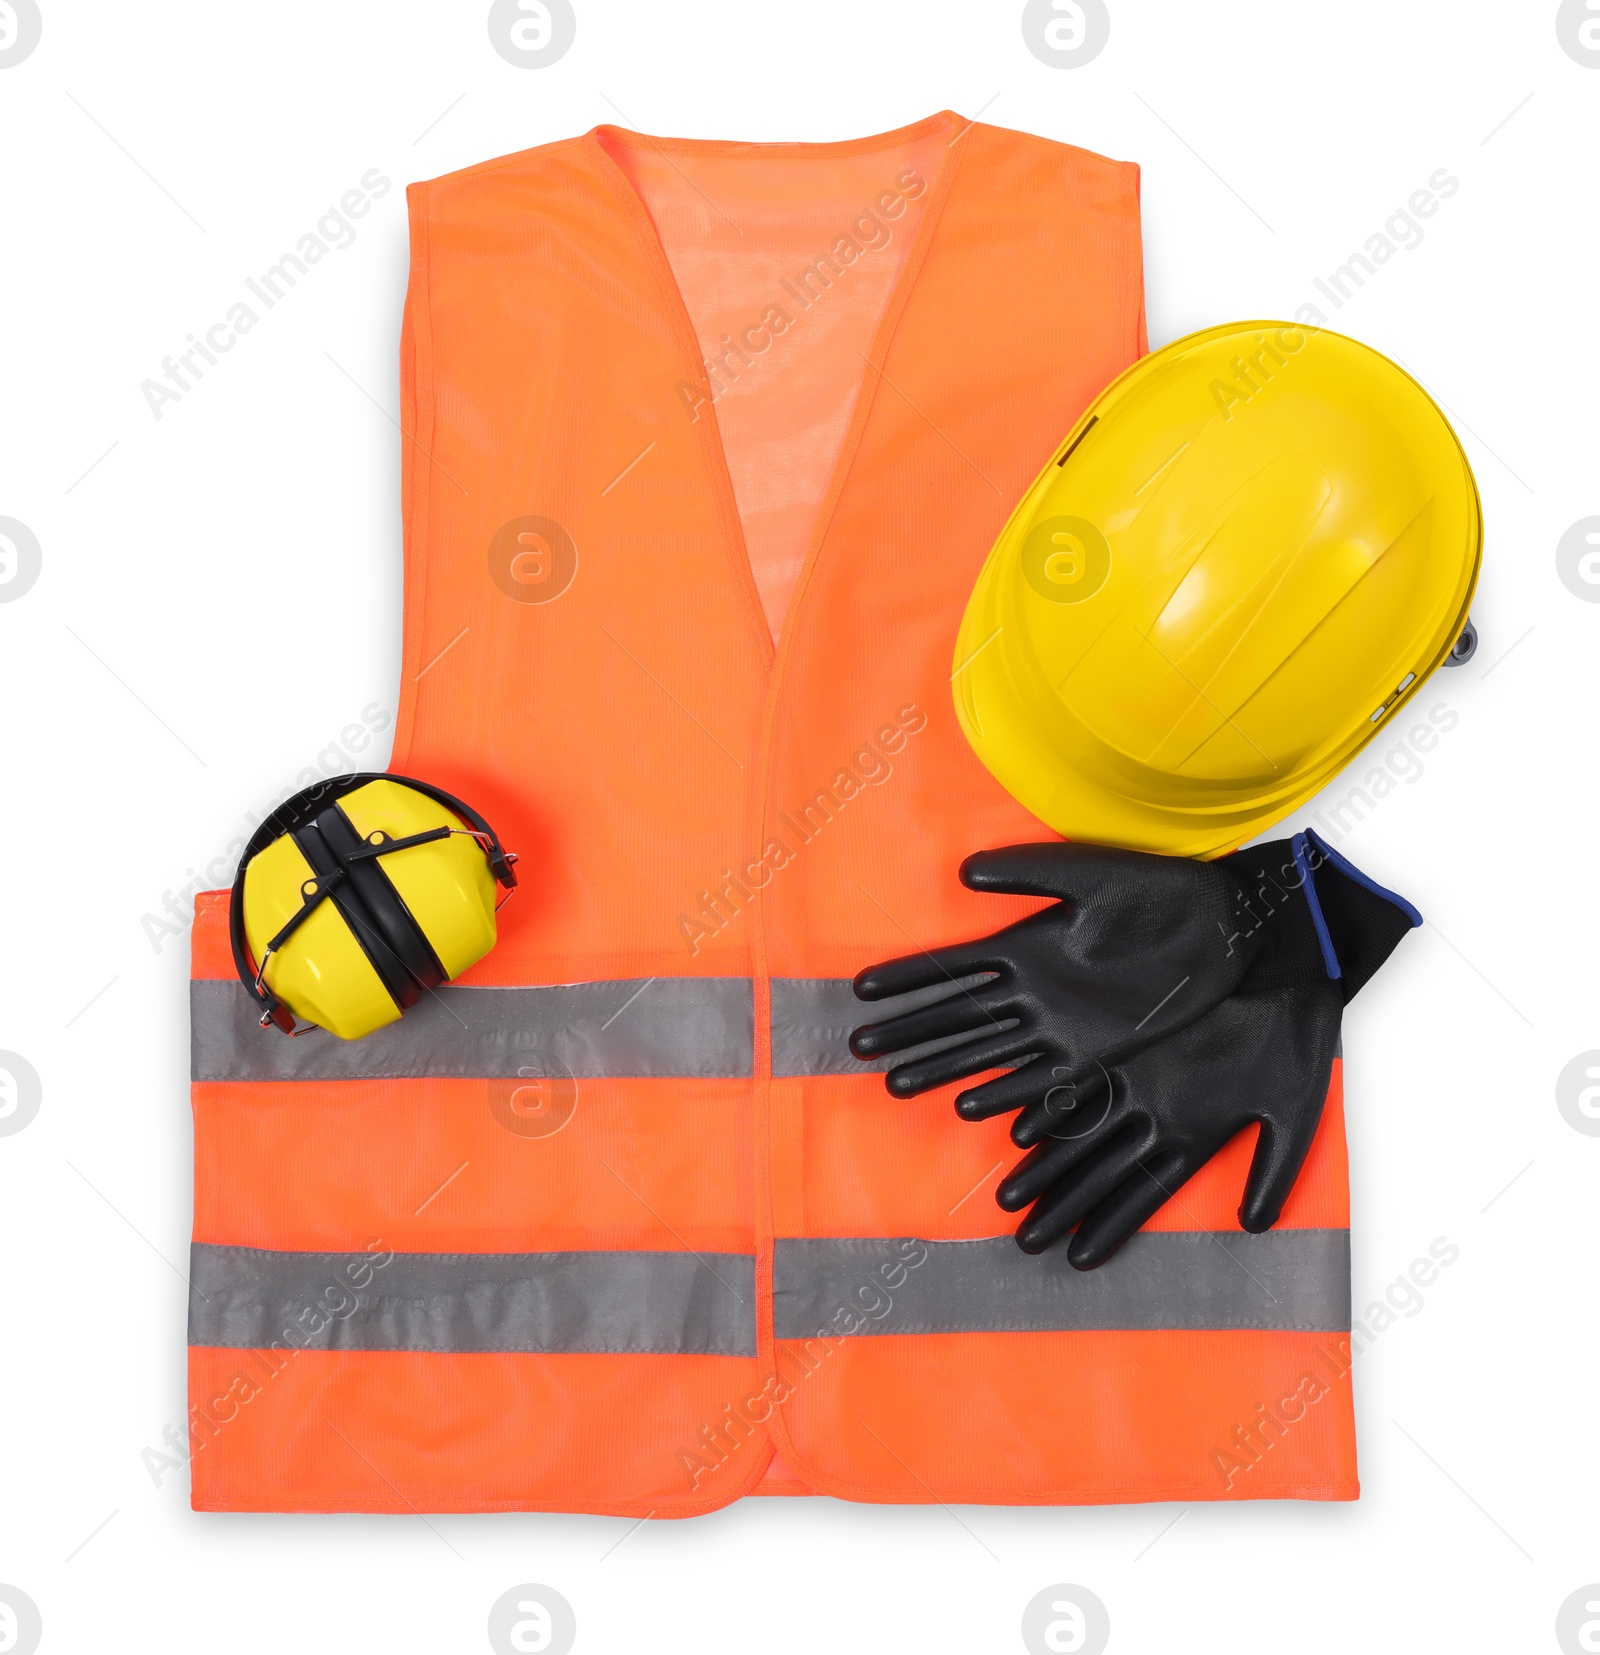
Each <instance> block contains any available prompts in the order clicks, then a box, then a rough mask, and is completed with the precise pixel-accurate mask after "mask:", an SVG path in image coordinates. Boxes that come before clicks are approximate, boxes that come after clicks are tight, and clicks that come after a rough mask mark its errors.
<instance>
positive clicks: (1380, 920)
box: [1290, 828, 1422, 1005]
mask: <svg viewBox="0 0 1600 1655" xmlns="http://www.w3.org/2000/svg"><path fill="white" fill-rule="evenodd" d="M1290 843H1291V844H1292V845H1293V847H1294V858H1295V864H1296V866H1297V867H1298V868H1299V869H1300V871H1301V873H1302V875H1303V876H1304V883H1303V885H1302V886H1301V889H1302V890H1304V892H1305V895H1306V906H1307V907H1308V908H1309V909H1310V912H1311V923H1312V926H1313V927H1314V929H1315V930H1316V933H1317V942H1318V946H1319V947H1320V949H1321V952H1322V958H1323V965H1324V967H1325V969H1326V970H1327V973H1328V975H1329V977H1332V978H1334V979H1336V980H1337V981H1338V983H1339V986H1340V988H1341V989H1342V990H1343V992H1344V998H1345V1004H1346V1005H1348V1004H1349V1003H1350V1001H1352V1000H1353V999H1355V997H1356V995H1357V994H1358V993H1360V991H1361V990H1362V989H1363V988H1364V987H1365V986H1366V984H1367V983H1368V982H1369V981H1370V980H1371V979H1372V977H1373V975H1374V974H1375V973H1376V972H1377V970H1378V968H1379V967H1380V966H1381V965H1382V964H1383V962H1384V961H1385V960H1387V959H1388V958H1389V956H1390V955H1391V954H1392V953H1393V952H1394V951H1395V948H1396V947H1397V946H1398V945H1399V942H1400V939H1401V938H1402V937H1403V936H1404V935H1405V934H1406V932H1407V931H1411V930H1414V929H1415V928H1416V927H1417V926H1419V925H1421V924H1422V915H1421V914H1419V913H1418V912H1417V910H1416V909H1415V908H1413V907H1412V906H1411V904H1410V903H1409V902H1407V901H1406V899H1405V898H1404V897H1403V896H1401V895H1399V893H1398V892H1395V891H1391V890H1389V889H1387V888H1386V887H1385V886H1382V885H1380V884H1379V883H1378V882H1377V881H1376V880H1375V879H1370V878H1368V876H1367V875H1366V874H1364V873H1362V871H1361V870H1360V869H1359V868H1358V867H1356V865H1355V864H1354V863H1353V862H1351V861H1349V860H1348V858H1346V857H1343V856H1341V855H1340V854H1339V853H1338V851H1336V850H1335V849H1334V848H1333V846H1332V845H1330V844H1328V843H1327V842H1326V841H1325V840H1324V839H1323V838H1321V836H1320V835H1318V834H1316V833H1314V832H1313V831H1312V830H1311V829H1310V828H1307V829H1306V831H1305V832H1304V833H1297V834H1296V835H1295V836H1294V838H1293V839H1292V840H1291V841H1290Z"/></svg>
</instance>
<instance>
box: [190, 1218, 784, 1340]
mask: <svg viewBox="0 0 1600 1655" xmlns="http://www.w3.org/2000/svg"><path fill="white" fill-rule="evenodd" d="M189 1281H190V1290H189V1343H190V1344H191V1345H220V1346H226V1347H229V1348H231V1349H243V1350H271V1349H273V1348H275V1347H282V1348H283V1349H286V1350H288V1349H299V1350H306V1349H309V1350H415V1351H608V1352H630V1351H631V1352H661V1353H668V1354H673V1355H692V1356H754V1355H755V1350H756V1319H755V1260H754V1259H753V1258H751V1257H750V1256H749V1255H747V1254H743V1253H702V1254H695V1253H633V1252H603V1253H602V1252H596V1253H382V1252H378V1253H298V1252H296V1253H289V1252H268V1251H266V1250H264V1249H262V1248H258V1247H215V1246H209V1245H206V1244H203V1243H199V1242H197V1243H195V1245H194V1246H193V1248H192V1249H191V1251H190V1265H189Z"/></svg>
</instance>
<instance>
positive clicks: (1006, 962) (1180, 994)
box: [850, 840, 1293, 1121]
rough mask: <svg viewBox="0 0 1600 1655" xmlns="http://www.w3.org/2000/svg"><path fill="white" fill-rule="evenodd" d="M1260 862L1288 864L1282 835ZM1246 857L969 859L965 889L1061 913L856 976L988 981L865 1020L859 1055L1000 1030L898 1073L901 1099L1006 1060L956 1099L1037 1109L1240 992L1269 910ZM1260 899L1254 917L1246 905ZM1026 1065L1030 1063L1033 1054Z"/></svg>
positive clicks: (1034, 851) (1083, 853)
mask: <svg viewBox="0 0 1600 1655" xmlns="http://www.w3.org/2000/svg"><path fill="white" fill-rule="evenodd" d="M1259 857H1260V858H1262V859H1264V865H1266V864H1272V865H1276V864H1278V863H1283V862H1288V863H1291V864H1292V862H1293V857H1292V854H1291V846H1290V843H1289V841H1288V840H1282V841H1279V842H1278V843H1277V844H1274V845H1270V846H1263V847H1262V849H1261V851H1260V853H1259ZM1253 866H1254V864H1253V863H1246V864H1241V863H1240V862H1239V860H1238V858H1237V857H1223V858H1222V859H1220V860H1219V861H1215V862H1195V861H1191V860H1190V859H1189V858H1187V857H1181V856H1152V855H1149V854H1147V853H1146V852H1143V851H1127V850H1111V849H1108V848H1106V847H1105V846H1102V845H1077V844H1048V845H1013V846H1011V847H1009V848H1008V849H1005V850H991V851H979V852H978V853H977V855H975V856H969V857H968V858H967V859H966V861H965V862H963V863H962V864H961V872H960V877H961V882H962V884H963V885H965V886H967V887H968V889H969V890H974V891H1003V892H1008V893H1010V894H1011V895H1014V896H1049V897H1056V898H1058V901H1057V902H1056V903H1055V905H1054V906H1053V907H1050V908H1041V909H1040V910H1039V912H1038V913H1036V914H1030V915H1029V916H1028V917H1027V918H1026V919H1022V920H1018V921H1017V923H1016V924H1015V925H1008V926H1007V927H1006V928H1005V929H1004V930H1003V931H997V932H995V933H994V935H993V936H989V937H982V938H980V939H978V940H977V941H975V942H967V943H958V944H956V945H955V946H953V947H949V948H937V949H933V950H931V951H930V952H927V953H923V954H913V955H908V956H907V957H905V958H903V959H898V960H889V961H887V962H886V963H885V964H883V965H876V966H872V967H870V968H869V969H868V970H866V971H863V972H862V973H861V974H860V975H859V976H858V977H857V978H856V980H855V991H856V995H857V997H858V998H859V999H862V1000H882V999H884V998H886V997H887V996H890V995H896V994H904V993H907V992H909V991H911V990H913V989H926V988H931V987H934V986H936V985H939V984H946V983H951V982H955V981H958V980H960V979H962V978H967V977H971V976H973V975H975V974H977V973H980V972H987V973H994V976H993V977H992V978H991V980H990V981H988V982H986V983H982V984H979V985H977V986H975V987H971V988H968V989H966V990H965V991H963V992H961V993H958V994H953V995H951V996H950V997H949V998H947V999H943V1000H940V1001H938V1002H937V1003H936V1004H934V1005H930V1006H924V1007H923V1008H921V1009H920V1010H917V1011H908V1012H904V1013H902V1014H901V1015H900V1016H898V1017H891V1018H889V1019H888V1020H887V1021H886V1022H883V1023H869V1024H867V1025H865V1026H864V1027H862V1028H858V1029H857V1030H856V1031H855V1032H854V1033H853V1034H852V1035H851V1036H850V1050H851V1051H852V1052H853V1053H854V1054H855V1055H856V1056H857V1057H858V1058H863V1059H869V1060H870V1059H872V1058H877V1057H883V1056H885V1055H889V1054H893V1053H895V1052H902V1051H905V1050H907V1049H908V1048H910V1047H914V1046H919V1045H922V1044H923V1043H924V1042H927V1041H932V1040H941V1039H947V1038H949V1037H951V1036H954V1035H961V1034H970V1033H973V1032H974V1031H979V1032H982V1031H991V1032H988V1033H986V1034H983V1037H982V1038H979V1039H974V1040H970V1041H967V1042H965V1043H963V1044H961V1045H958V1046H954V1047H952V1048H950V1049H949V1050H946V1051H942V1052H939V1053H937V1054H935V1055H933V1056H926V1057H922V1058H919V1059H915V1060H913V1061H910V1062H905V1063H901V1064H899V1065H898V1066H896V1067H894V1068H891V1069H890V1070H889V1075H888V1081H887V1085H888V1088H889V1090H890V1092H892V1093H893V1094H894V1095H895V1096H896V1097H901V1098H909V1097H915V1096H916V1094H917V1093H919V1092H926V1091H927V1090H929V1089H930V1088H931V1087H934V1086H944V1085H946V1084H948V1083H949V1082H950V1081H952V1080H961V1079H963V1078H965V1077H966V1076H968V1075H975V1074H980V1073H982V1071H983V1070H985V1069H993V1068H996V1067H998V1066H1000V1065H1002V1064H1004V1065H1015V1064H1021V1065H1023V1066H1022V1067H1020V1068H1013V1070H1012V1072H1011V1073H1010V1074H1007V1075H1001V1076H1000V1077H999V1078H998V1079H995V1080H991V1081H989V1082H988V1083H987V1084H985V1085H983V1086H979V1087H976V1088H974V1089H972V1090H970V1091H966V1092H963V1093H962V1094H961V1095H960V1096H959V1097H958V1098H957V1099H956V1109H957V1112H958V1113H959V1114H960V1115H962V1116H963V1118H965V1119H967V1120H974V1121H976V1120H984V1119H986V1118H987V1117H988V1116H990V1115H996V1114H1000V1113H1002V1112H1003V1111H1005V1110H1008V1109H1017V1108H1020V1107H1022V1106H1023V1105H1025V1104H1035V1103H1038V1102H1039V1101H1040V1100H1041V1099H1042V1098H1043V1097H1044V1095H1045V1094H1046V1092H1048V1091H1050V1090H1051V1089H1052V1087H1055V1086H1057V1085H1059V1084H1060V1082H1061V1081H1062V1080H1063V1079H1065V1080H1067V1081H1069V1082H1074V1083H1079V1084H1082V1083H1084V1082H1087V1081H1088V1080H1090V1079H1091V1078H1092V1077H1093V1076H1095V1075H1096V1074H1097V1073H1098V1069H1099V1066H1100V1065H1102V1064H1110V1063H1115V1062H1118V1061H1119V1060H1121V1059H1122V1058H1125V1057H1129V1056H1131V1055H1132V1054H1133V1053H1135V1052H1138V1051H1142V1050H1143V1049H1144V1048H1145V1047H1146V1046H1152V1045H1154V1044H1155V1043H1156V1042H1157V1041H1158V1040H1162V1039H1164V1038H1165V1037H1166V1036H1167V1035H1169V1034H1172V1033H1174V1032H1176V1031H1177V1030H1178V1029H1181V1028H1185V1027H1187V1026H1188V1025H1189V1024H1190V1023H1192V1022H1194V1021H1195V1019H1196V1018H1198V1017H1202V1016H1204V1014H1205V1013H1206V1012H1208V1011H1210V1010H1211V1008H1212V1007H1213V1006H1215V1005H1217V1004H1219V1003H1220V1002H1221V1001H1222V1000H1224V999H1226V998H1227V996H1228V995H1230V994H1231V993H1233V991H1234V990H1235V989H1236V988H1237V987H1238V986H1239V984H1240V982H1241V981H1242V979H1243V977H1244V974H1245V972H1246V970H1247V969H1248V967H1249V966H1250V964H1251V962H1252V961H1253V960H1254V958H1255V956H1256V954H1257V953H1258V952H1259V951H1260V949H1261V947H1262V946H1263V943H1264V939H1265V931H1264V927H1263V921H1264V919H1265V917H1266V911H1264V910H1263V909H1262V905H1261V899H1260V897H1259V896H1258V895H1257V893H1256V885H1257V884H1258V883H1259V882H1258V881H1253V880H1252V878H1251V870H1252V868H1253ZM1252 909H1254V911H1252ZM1030 1060H1031V1061H1030Z"/></svg>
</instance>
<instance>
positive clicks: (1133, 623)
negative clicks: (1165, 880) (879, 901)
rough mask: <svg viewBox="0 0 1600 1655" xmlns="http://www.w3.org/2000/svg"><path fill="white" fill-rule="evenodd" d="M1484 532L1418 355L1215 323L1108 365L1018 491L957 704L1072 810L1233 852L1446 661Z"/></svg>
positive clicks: (1069, 823) (1065, 829)
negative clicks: (1412, 358)
mask: <svg viewBox="0 0 1600 1655" xmlns="http://www.w3.org/2000/svg"><path fill="white" fill-rule="evenodd" d="M1482 541H1483V525H1482V516H1481V512H1480V509H1479V504H1478V492H1477V486H1476V484H1475V482H1474V480H1473V476H1472V471H1471V468H1470V466H1469V465H1468V464H1467V459H1466V455H1465V454H1464V453H1463V452H1462V449H1461V445H1460V443H1459V442H1458V441H1457V439H1456V436H1455V433H1454V432H1453V431H1452V430H1451V428H1450V425H1449V423H1448V422H1447V421H1446V419H1445V417H1444V415H1443V414H1442V413H1440V411H1439V409H1438V407H1437V406H1436V405H1435V403H1434V402H1433V401H1432V399H1431V398H1430V397H1429V396H1428V394H1427V393H1426V392H1425V391H1424V390H1423V389H1422V388H1421V386H1419V385H1418V384H1417V383H1416V381H1415V380H1413V379H1412V378H1411V377H1410V375H1409V374H1407V373H1405V372H1404V371H1403V370H1402V369H1401V368H1399V367H1397V366H1396V365H1395V364H1394V363H1393V362H1391V361H1389V360H1388V358H1386V357H1384V356H1381V355H1380V354H1379V353H1378V352H1376V351H1374V350H1371V349H1369V348H1368V347H1367V346H1365V345H1362V344H1359V343H1357V342H1356V341H1355V340H1353V339H1348V338H1346V337H1344V336H1343V335H1342V334H1337V333H1330V332H1328V331H1327V330H1326V329H1315V328H1302V327H1296V326H1293V325H1291V324H1289V323H1284V322H1249V323H1241V324H1233V325H1229V326H1226V327H1216V328H1209V329H1207V330H1205V331H1204V332H1201V333H1195V334H1191V335H1189V336H1188V337H1187V338H1185V339H1179V340H1177V341H1175V342H1174V343H1173V344H1171V345H1168V346H1166V347H1165V348H1164V349H1162V350H1159V351H1156V352H1154V353H1153V354H1152V355H1150V356H1147V357H1145V358H1144V359H1143V360H1142V361H1140V362H1138V363H1136V364H1135V365H1134V366H1133V367H1132V368H1130V369H1128V370H1127V371H1126V372H1125V373H1124V374H1123V375H1121V377H1120V378H1118V379H1116V380H1114V381H1113V382H1112V384H1111V385H1110V386H1108V387H1107V389H1106V390H1105V391H1103V392H1102V393H1101V395H1100V396H1099V397H1098V398H1097V399H1096V401H1095V402H1094V403H1093V404H1092V405H1091V406H1090V408H1089V409H1088V411H1087V412H1086V413H1085V414H1084V416H1083V418H1082V419H1081V420H1080V421H1079V422H1078V424H1077V425H1076V426H1075V427H1074V428H1073V430H1072V431H1071V432H1070V433H1069V434H1068V436H1067V438H1066V440H1065V441H1064V442H1063V443H1062V444H1061V446H1060V448H1059V449H1057V451H1056V453H1055V454H1054V455H1052V456H1051V459H1050V462H1049V464H1047V465H1046V466H1045V468H1044V469H1043V471H1041V472H1040V474H1039V476H1038V477H1037V478H1036V479H1035V481H1034V483H1033V485H1032V486H1031V487H1030V488H1029V490H1028V492H1027V494H1026V495H1024V497H1023V499H1022V500H1021V502H1020V503H1019V505H1018V506H1017V509H1016V510H1015V511H1014V512H1013V513H1012V515H1011V518H1010V520H1009V522H1008V523H1007V524H1006V526H1005V528H1004V530H1003V531H1002V532H1001V535H1000V538H999V539H998V540H997V541H996V542H995V545H994V548H993V549H992V550H991V552H990V554H989V557H988V560H987V562H986V563H985V564H984V567H983V570H982V572H981V574H980V575H979V577H978V581H977V584H976V585H975V587H974V588H973V592H972V597H971V599H970V601H969V603H968V605H967V611H966V614H965V616H964V618H963V620H962V623H961V628H960V632H959V634H958V636H957V642H956V651H955V659H954V673H953V678H952V683H953V688H954V693H955V704H956V714H957V717H958V718H959V719H960V722H961V727H962V729H963V730H964V731H965V732H966V736H967V739H968V740H969V741H970V742H971V744H972V746H973V748H974V750H975V751H976V752H977V754H978V756H979V758H980V759H982V761H983V763H984V764H985V765H986V766H987V767H988V769H989V770H990V771H991V772H992V773H993V774H994V776H995V777H996V779H997V780H999V781H1000V783H1001V784H1002V785H1003V786H1004V787H1005V788H1006V789H1007V791H1008V792H1010V793H1011V794H1012V796H1013V797H1014V798H1016V799H1017V800H1018V801H1019V802H1020V803H1021V804H1023V805H1024V806H1025V807H1026V808H1027V809H1029V810H1030V811H1032V812H1033V813H1034V815H1036V816H1038V817H1039V818H1040V819H1041V820H1042V821H1044V822H1047V823H1048V824H1049V825H1050V826H1051V827H1052V828H1054V829H1055V830H1056V831H1057V832H1058V833H1061V834H1063V835H1064V836H1066V837H1068V838H1072V839H1081V840H1088V841H1092V842H1095V843H1100V844H1108V845H1120V846H1124V847H1126V848H1129V849H1133V850H1145V851H1157V852H1163V853H1166V854H1169V855H1182V856H1202V857H1204V856H1215V855H1220V854H1222V853H1223V852H1225V851H1227V850H1230V849H1232V848H1233V847H1234V846H1236V845H1239V844H1242V843H1243V842H1244V841H1245V840H1247V839H1250V838H1252V837H1254V836H1255V835H1256V834H1258V833H1260V832H1261V831H1262V830H1263V829H1264V828H1266V827H1267V826H1269V825H1270V824H1271V823H1272V822H1275V821H1277V820H1278V819H1279V818H1280V817H1282V816H1285V815H1287V814H1288V813H1289V812H1290V811H1291V810H1293V809H1294V808H1295V807H1296V806H1297V805H1299V804H1301V803H1303V802H1304V801H1305V800H1306V799H1308V798H1310V797H1311V796H1312V795H1313V794H1314V793H1316V792H1317V791H1318V790H1319V789H1320V788H1322V787H1323V786H1324V785H1325V784H1326V782H1328V781H1329V780H1330V779H1331V778H1332V777H1333V776H1334V775H1335V774H1336V773H1337V772H1338V771H1339V770H1341V769H1342V768H1343V767H1344V766H1345V765H1346V764H1347V763H1348V762H1349V761H1350V760H1351V759H1352V758H1353V757H1354V756H1355V754H1356V753H1358V752H1359V751H1360V750H1361V748H1362V747H1364V746H1365V745H1366V743H1367V742H1369V741H1370V740H1372V739H1373V737H1374V736H1376V735H1377V734H1378V733H1379V732H1380V731H1381V730H1382V729H1383V728H1384V727H1385V726H1386V725H1387V724H1389V723H1390V722H1391V721H1392V720H1393V718H1394V716H1395V715H1396V713H1397V712H1398V711H1399V710H1400V709H1401V708H1402V707H1404V705H1405V704H1406V702H1407V701H1408V700H1409V699H1410V698H1411V696H1412V695H1414V694H1415V693H1416V691H1417V689H1418V688H1419V687H1420V685H1421V684H1422V682H1423V680H1424V679H1426V678H1427V676H1428V675H1429V674H1430V673H1431V672H1432V671H1433V670H1434V669H1435V668H1436V667H1437V666H1439V665H1440V663H1441V662H1442V661H1444V659H1445V658H1446V656H1448V655H1449V653H1450V651H1451V648H1452V646H1453V645H1454V644H1455V641H1456V639H1457V638H1458V637H1459V636H1460V635H1461V633H1462V630H1463V628H1464V626H1465V625H1466V622H1467V612H1468V608H1469V606H1470V604H1471V600H1472V593H1473V589H1474V587H1475V585H1476V582H1477V576H1478V565H1479V560H1480V556H1481V551H1482Z"/></svg>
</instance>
